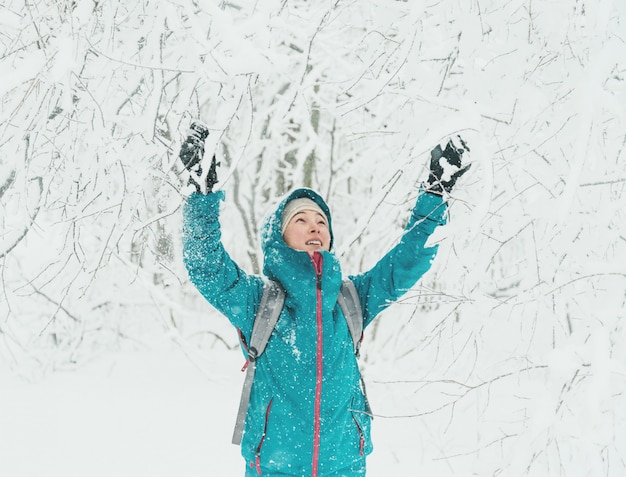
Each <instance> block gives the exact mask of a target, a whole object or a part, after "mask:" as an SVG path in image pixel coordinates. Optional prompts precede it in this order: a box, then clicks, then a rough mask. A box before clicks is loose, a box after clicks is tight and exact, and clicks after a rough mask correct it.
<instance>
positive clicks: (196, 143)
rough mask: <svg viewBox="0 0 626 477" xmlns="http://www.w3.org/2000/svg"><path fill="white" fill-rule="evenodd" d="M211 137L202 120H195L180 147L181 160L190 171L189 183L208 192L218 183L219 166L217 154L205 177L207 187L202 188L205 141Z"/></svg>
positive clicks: (198, 189)
mask: <svg viewBox="0 0 626 477" xmlns="http://www.w3.org/2000/svg"><path fill="white" fill-rule="evenodd" d="M207 137H209V130H208V129H207V127H206V126H205V125H204V124H202V123H201V122H198V121H194V122H192V123H191V126H189V132H188V133H187V139H185V141H184V142H183V144H182V145H181V147H180V153H179V154H178V157H180V160H181V162H182V163H183V165H184V166H185V168H186V169H187V170H188V171H189V184H193V185H194V186H195V188H196V191H198V192H201V193H205V194H208V193H209V192H212V191H213V186H214V185H215V184H217V166H218V165H219V163H218V162H216V159H215V155H213V159H212V160H211V166H210V167H209V172H208V173H207V176H206V179H205V189H204V191H203V190H202V187H201V185H200V182H201V177H202V158H203V157H204V141H206V138H207Z"/></svg>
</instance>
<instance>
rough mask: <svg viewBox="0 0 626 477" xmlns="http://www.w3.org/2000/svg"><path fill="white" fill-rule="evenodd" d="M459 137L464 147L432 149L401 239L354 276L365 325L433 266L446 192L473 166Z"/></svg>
mask: <svg viewBox="0 0 626 477" xmlns="http://www.w3.org/2000/svg"><path fill="white" fill-rule="evenodd" d="M458 140H459V141H460V144H461V145H462V147H457V146H456V145H455V144H454V143H453V142H452V141H449V142H448V144H447V145H446V147H445V149H442V148H441V147H440V146H437V147H435V148H434V149H433V150H432V151H431V160H430V172H429V177H428V180H427V182H426V183H425V184H424V186H423V187H421V188H420V191H419V194H418V196H417V200H416V202H415V206H414V207H413V210H412V212H411V216H410V218H409V222H408V224H407V225H406V227H405V230H404V234H403V235H402V238H401V240H400V242H399V243H398V244H397V245H396V246H395V247H394V248H393V249H391V251H389V252H388V253H387V254H386V255H385V256H384V257H383V258H382V259H381V260H380V261H379V262H378V263H377V264H376V265H375V266H374V267H373V268H372V269H371V270H369V271H367V272H365V273H363V274H360V275H356V276H352V277H350V278H351V279H352V281H353V282H354V284H355V285H356V288H357V290H358V292H359V297H360V299H361V304H362V307H363V319H364V325H365V326H367V325H368V324H369V323H371V321H372V320H373V319H374V318H375V317H376V316H377V315H378V314H379V313H380V312H381V311H383V310H384V309H385V308H387V307H388V306H389V305H391V304H392V303H393V302H395V301H396V300H398V299H399V298H400V297H401V296H402V295H404V294H405V293H406V292H407V291H408V290H409V289H410V288H411V287H413V286H414V285H415V283H417V281H418V280H419V279H420V278H421V277H422V276H423V275H424V273H426V272H427V271H428V270H429V269H430V267H431V265H432V262H433V259H434V258H435V255H436V254H437V248H438V246H437V245H435V246H432V247H426V242H427V240H428V238H429V237H430V236H431V235H432V233H433V232H434V230H435V228H436V227H437V226H439V225H443V224H444V223H445V222H446V210H447V203H446V201H445V199H444V195H447V194H448V193H449V192H450V191H451V189H452V187H453V186H454V184H455V183H456V181H457V179H458V178H459V177H461V176H462V175H463V174H464V173H465V172H467V170H468V169H469V165H463V164H462V161H461V159H462V156H463V153H464V149H463V148H465V149H466V150H469V148H468V147H467V144H466V143H465V142H464V141H463V140H462V139H461V138H460V137H459V138H458ZM445 170H447V171H446V172H445V174H444V171H445ZM450 171H452V172H450Z"/></svg>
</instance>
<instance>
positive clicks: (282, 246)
mask: <svg viewBox="0 0 626 477" xmlns="http://www.w3.org/2000/svg"><path fill="white" fill-rule="evenodd" d="M194 129H197V128H194V127H192V129H191V131H190V133H191V134H190V135H189V137H188V139H187V141H186V142H185V143H184V144H183V147H182V148H181V155H180V157H181V160H182V161H183V163H184V164H185V166H186V167H187V168H188V169H189V170H190V172H192V176H191V181H192V183H194V184H195V185H196V189H197V191H196V192H194V193H192V194H191V195H190V196H189V197H188V199H187V202H186V203H185V206H184V209H183V211H184V212H183V213H184V228H183V242H184V261H185V265H186V267H187V270H188V272H189V277H190V279H191V281H192V282H193V283H194V285H195V286H196V287H197V288H198V290H199V291H200V293H201V294H202V295H203V296H204V297H205V298H206V299H207V300H208V301H209V302H210V303H211V304H212V305H213V306H214V307H215V308H216V309H218V310H219V311H220V312H221V313H223V314H224V315H225V316H226V317H227V318H228V319H229V320H230V322H231V323H232V324H233V325H234V326H235V327H237V328H238V329H239V330H240V332H241V335H242V336H243V338H244V339H245V340H247V341H248V342H249V340H250V335H251V333H252V326H253V324H254V320H255V315H256V312H257V309H258V306H259V302H260V299H261V296H262V294H263V289H264V284H265V282H266V279H270V280H274V281H276V282H278V283H280V285H281V286H282V288H283V290H284V292H285V303H284V307H283V309H282V312H281V314H280V317H279V319H278V322H277V324H276V327H275V328H274V331H273V333H272V335H271V337H270V339H269V341H268V343H267V348H266V349H265V352H264V353H263V354H262V355H261V356H260V357H259V358H258V361H257V362H256V375H255V378H254V384H253V386H252V392H251V395H250V403H249V408H248V412H247V415H246V419H245V426H244V434H243V440H242V442H241V452H242V455H243V457H244V459H245V460H246V476H252V475H264V476H270V477H272V476H298V477H301V476H315V477H317V476H320V477H322V476H323V477H330V476H337V477H339V476H341V477H350V476H362V475H365V457H366V456H367V455H368V454H369V453H371V452H372V443H371V440H370V419H371V417H370V415H369V414H368V411H367V406H366V400H365V396H364V393H363V390H362V389H361V385H360V374H359V369H358V365H357V361H356V357H355V354H354V348H353V343H352V338H351V335H350V332H349V330H348V326H347V322H346V319H345V317H344V316H343V313H342V310H341V307H340V306H339V305H338V304H337V298H338V295H339V290H340V286H341V283H342V278H343V274H342V270H341V266H340V264H339V260H338V259H337V257H336V256H335V255H334V254H333V252H332V245H333V232H332V217H331V213H330V209H329V208H328V205H327V204H326V203H325V201H324V200H323V199H322V197H321V196H320V195H319V194H317V193H316V192H315V191H313V190H311V189H306V188H303V189H297V190H294V191H293V192H291V193H290V194H289V195H288V196H287V197H285V198H284V199H283V200H282V202H280V204H279V205H278V206H277V208H276V210H275V211H274V213H273V214H271V215H270V216H269V217H268V218H267V220H266V221H265V223H264V225H263V228H262V235H261V244H262V249H263V254H264V264H263V275H264V276H265V278H263V277H261V276H257V275H251V274H248V273H246V272H245V271H244V270H242V269H241V268H240V267H239V266H238V265H237V264H236V263H235V262H234V261H233V260H232V259H231V258H230V257H229V255H228V253H227V252H226V250H225V249H224V247H223V245H222V242H221V231H220V223H219V204H220V201H221V200H223V199H224V193H223V192H221V191H219V192H215V193H214V192H212V188H213V186H214V184H215V183H216V182H217V177H216V172H215V169H216V163H215V158H213V162H212V164H211V167H210V171H209V173H208V175H207V179H206V184H204V185H205V187H201V185H200V184H201V182H202V181H200V180H198V179H194V178H193V177H194V175H195V174H196V173H199V172H200V173H201V171H200V170H199V167H200V161H201V158H202V156H203V153H204V150H203V144H204V139H206V134H205V133H204V132H203V131H201V132H200V133H197V132H194ZM463 146H464V147H466V145H465V144H463ZM466 148H467V147H466ZM462 152H463V149H457V148H455V147H454V146H453V145H452V143H449V144H448V147H446V149H445V151H442V150H441V148H439V147H437V148H435V149H434V150H433V153H431V175H430V178H429V182H428V184H427V189H425V190H421V191H420V193H419V195H418V198H417V202H416V204H415V207H414V208H413V211H412V214H411V217H410V219H409V222H408V224H407V226H406V228H405V231H404V234H403V236H402V239H401V240H400V242H399V243H398V245H396V246H395V247H394V248H393V249H392V250H391V251H390V252H388V253H387V254H386V255H385V256H384V257H383V258H382V259H381V260H380V261H379V262H378V263H377V264H376V265H375V266H374V267H373V268H372V269H371V270H369V271H367V272H365V273H361V274H358V275H353V276H350V277H349V278H350V279H351V280H352V282H353V283H354V285H355V287H356V290H357V292H358V297H359V300H360V303H361V307H362V312H363V317H362V319H363V325H364V327H366V326H367V325H369V323H371V322H372V320H373V319H374V318H375V317H376V316H377V315H378V314H379V313H380V312H381V311H382V310H383V309H385V308H386V307H387V306H389V305H390V304H391V303H392V302H394V301H396V300H397V299H398V298H399V297H401V296H402V295H403V294H404V293H405V292H406V291H407V290H408V289H410V288H411V287H412V286H413V285H414V284H415V283H416V282H417V280H418V279H419V278H420V277H421V276H422V275H423V274H424V273H425V272H426V271H427V270H428V269H429V268H430V265H431V262H432V260H433V258H434V256H435V254H436V250H437V248H436V247H425V243H426V241H427V239H428V237H429V236H430V235H431V234H432V232H433V231H434V229H435V228H436V227H437V226H438V225H441V224H443V223H444V222H445V218H444V214H445V211H446V203H445V201H444V198H443V191H444V190H446V191H448V192H449V190H450V189H451V187H452V186H453V185H454V182H455V181H456V180H457V179H458V177H460V176H461V174H463V173H464V172H465V171H466V170H467V168H468V166H466V167H464V168H460V165H461V164H460V157H461V154H462ZM444 159H447V160H448V161H449V162H451V163H453V164H455V165H457V167H459V169H458V170H457V172H456V173H455V174H453V175H452V177H451V178H450V179H449V180H448V181H443V180H442V177H441V174H442V172H443V169H442V168H441V164H440V162H441V161H442V160H444ZM200 175H201V174H198V175H197V177H199V176H200Z"/></svg>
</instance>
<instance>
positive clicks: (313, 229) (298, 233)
mask: <svg viewBox="0 0 626 477" xmlns="http://www.w3.org/2000/svg"><path fill="white" fill-rule="evenodd" d="M283 238H284V240H285V243H286V244H287V245H289V246H290V247H291V248H294V249H296V250H302V251H305V252H309V255H310V254H312V253H313V252H315V251H317V250H326V251H328V250H330V231H329V230H328V224H327V223H326V219H325V218H324V216H323V215H322V214H320V213H319V212H316V211H314V210H302V211H300V212H298V213H297V214H296V215H294V216H293V217H292V219H291V220H290V221H289V223H288V224H287V227H286V228H285V232H284V233H283Z"/></svg>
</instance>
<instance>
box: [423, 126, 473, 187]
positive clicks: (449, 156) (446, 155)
mask: <svg viewBox="0 0 626 477" xmlns="http://www.w3.org/2000/svg"><path fill="white" fill-rule="evenodd" d="M457 140H458V141H459V143H460V144H459V145H455V144H454V142H453V140H452V139H451V140H449V141H448V144H446V148H445V149H441V146H440V145H437V146H436V147H435V148H434V149H433V150H432V151H430V173H429V174H428V181H427V184H426V191H427V192H431V193H433V194H437V195H443V192H444V191H446V192H447V193H450V191H451V190H452V188H453V187H454V184H456V181H457V180H458V178H459V177H461V176H462V175H463V174H465V173H466V172H467V171H468V169H469V168H470V165H471V164H466V165H465V166H463V163H462V158H463V153H464V152H465V151H468V152H469V150H470V148H469V147H468V145H467V143H466V142H465V141H463V139H462V138H461V136H457ZM442 161H446V163H447V164H448V165H449V166H451V167H456V168H457V169H456V170H455V171H454V172H453V173H452V174H451V175H450V178H449V179H447V180H445V179H444V167H443V166H444V165H443V164H442Z"/></svg>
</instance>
